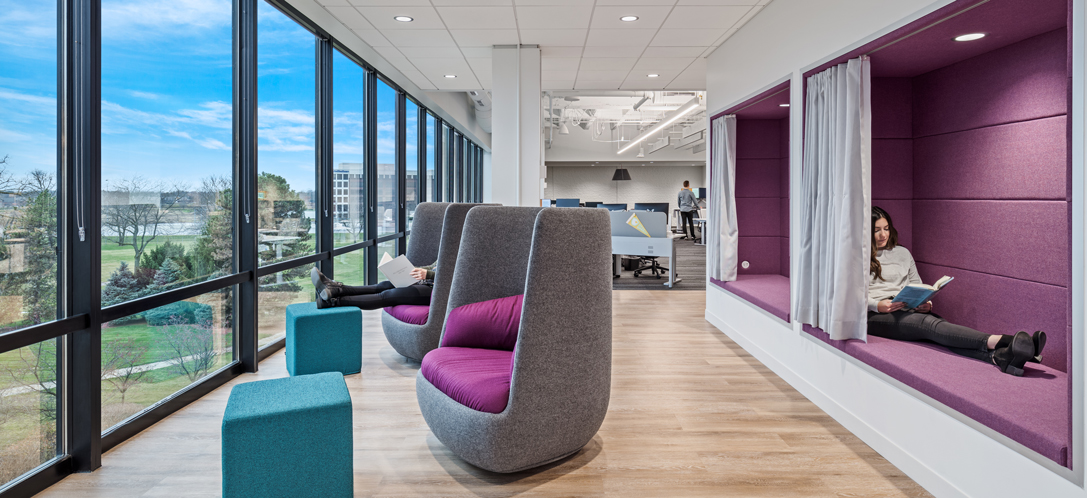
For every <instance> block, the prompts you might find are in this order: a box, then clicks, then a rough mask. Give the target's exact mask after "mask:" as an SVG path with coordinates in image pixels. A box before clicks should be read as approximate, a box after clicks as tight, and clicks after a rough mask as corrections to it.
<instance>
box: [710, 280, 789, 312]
mask: <svg viewBox="0 0 1087 498" xmlns="http://www.w3.org/2000/svg"><path fill="white" fill-rule="evenodd" d="M713 282H714V283H715V284H717V285H718V286H720V287H722V288H724V289H725V290H727V291H729V292H731V293H733V294H735V295H737V296H739V297H740V298H741V299H744V300H746V301H748V302H750V303H751V304H754V305H755V306H758V307H760V308H762V309H764V310H766V311H768V312H770V314H771V315H774V316H776V317H778V318H780V319H782V320H785V321H786V322H787V321H789V277H786V276H783V275H738V276H737V277H736V280H735V281H732V282H721V281H720V280H714V281H713Z"/></svg>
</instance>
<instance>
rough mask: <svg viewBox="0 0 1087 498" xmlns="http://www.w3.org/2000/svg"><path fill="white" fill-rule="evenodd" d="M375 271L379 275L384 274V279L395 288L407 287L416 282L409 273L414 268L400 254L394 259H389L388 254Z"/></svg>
mask: <svg viewBox="0 0 1087 498" xmlns="http://www.w3.org/2000/svg"><path fill="white" fill-rule="evenodd" d="M377 269H379V270H381V273H384V274H385V278H387V279H389V282H392V284H393V286H395V287H407V286H409V285H412V284H414V283H416V282H418V280H416V279H415V277H412V276H411V271H412V270H414V269H415V266H414V265H412V264H411V261H408V258H407V257H406V256H404V255H403V254H401V255H400V256H397V257H395V258H392V257H389V254H388V253H385V256H383V257H382V258H381V264H379V265H377Z"/></svg>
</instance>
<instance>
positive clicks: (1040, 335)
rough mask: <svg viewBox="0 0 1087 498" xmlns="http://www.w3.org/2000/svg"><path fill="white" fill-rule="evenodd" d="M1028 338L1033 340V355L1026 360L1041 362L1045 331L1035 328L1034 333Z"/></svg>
mask: <svg viewBox="0 0 1087 498" xmlns="http://www.w3.org/2000/svg"><path fill="white" fill-rule="evenodd" d="M1030 338H1031V340H1032V341H1034V356H1033V357H1032V358H1031V359H1029V360H1027V361H1032V362H1034V363H1041V362H1042V350H1043V349H1045V332H1043V331H1041V330H1035V331H1034V335H1031V336H1030Z"/></svg>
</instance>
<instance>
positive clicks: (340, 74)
mask: <svg viewBox="0 0 1087 498" xmlns="http://www.w3.org/2000/svg"><path fill="white" fill-rule="evenodd" d="M365 77H366V74H365V72H364V71H363V69H362V67H361V66H359V65H358V64H355V62H354V61H352V60H351V59H348V58H347V57H346V56H344V55H343V54H342V53H340V51H339V50H333V51H332V140H333V143H332V164H333V166H332V168H333V172H332V220H333V225H332V232H333V240H334V242H335V246H336V247H340V246H346V245H351V244H354V243H357V242H361V241H363V240H365V234H366V169H365V167H363V156H364V154H363V144H364V143H365V138H364V137H365V129H364V126H363V125H364V124H365V117H366V115H365V114H364V113H363V104H362V102H363V99H362V97H363V95H362V87H363V82H364V81H365Z"/></svg>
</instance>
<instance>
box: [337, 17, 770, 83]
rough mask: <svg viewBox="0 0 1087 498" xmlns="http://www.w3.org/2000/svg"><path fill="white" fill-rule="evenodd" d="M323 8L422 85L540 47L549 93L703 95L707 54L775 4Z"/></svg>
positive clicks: (481, 70)
mask: <svg viewBox="0 0 1087 498" xmlns="http://www.w3.org/2000/svg"><path fill="white" fill-rule="evenodd" d="M317 1H318V2H319V3H320V4H321V5H323V6H324V7H325V9H327V10H328V11H329V12H330V13H331V14H332V15H333V16H335V17H336V18H337V19H339V20H340V22H342V23H343V24H344V25H345V26H347V27H348V28H350V29H351V30H353V31H354V32H355V33H356V34H358V35H359V37H360V38H362V40H363V41H364V42H366V43H367V44H369V45H370V46H372V47H373V48H374V50H376V51H377V52H378V53H379V54H381V55H382V57H384V58H385V59H386V60H388V61H389V63H390V64H392V65H393V66H395V67H396V68H397V69H399V70H400V72H402V73H403V74H404V75H405V76H407V77H408V78H410V79H411V80H412V82H414V83H415V84H416V85H418V86H419V88H421V89H423V90H450V91H464V90H479V89H484V90H489V89H491V46H492V45H514V44H518V43H520V44H526V45H532V44H536V45H539V46H540V49H541V54H542V57H543V74H542V77H541V79H542V80H543V81H542V84H543V90H664V89H669V90H704V89H705V86H706V59H705V57H707V56H708V55H709V54H710V53H711V52H713V50H714V49H716V48H717V46H719V45H720V44H722V43H724V41H725V40H726V39H728V37H730V36H732V34H733V33H735V32H736V31H737V30H739V29H740V27H741V26H743V25H744V24H745V23H746V22H747V21H748V20H750V19H751V18H752V17H754V16H755V15H756V14H758V13H759V11H761V10H762V8H763V7H764V6H765V5H766V4H768V3H770V1H771V0H317ZM394 16H410V17H412V18H414V19H415V20H414V21H412V22H407V23H404V22H398V21H395V20H393V17H394ZM622 16H638V17H639V19H638V20H637V21H635V22H621V21H620V20H619V18H620V17H622ZM447 74H455V75H456V76H457V77H456V78H446V77H445V75H447ZM649 74H658V75H659V76H658V77H655V78H649V77H648V76H647V75H649Z"/></svg>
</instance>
